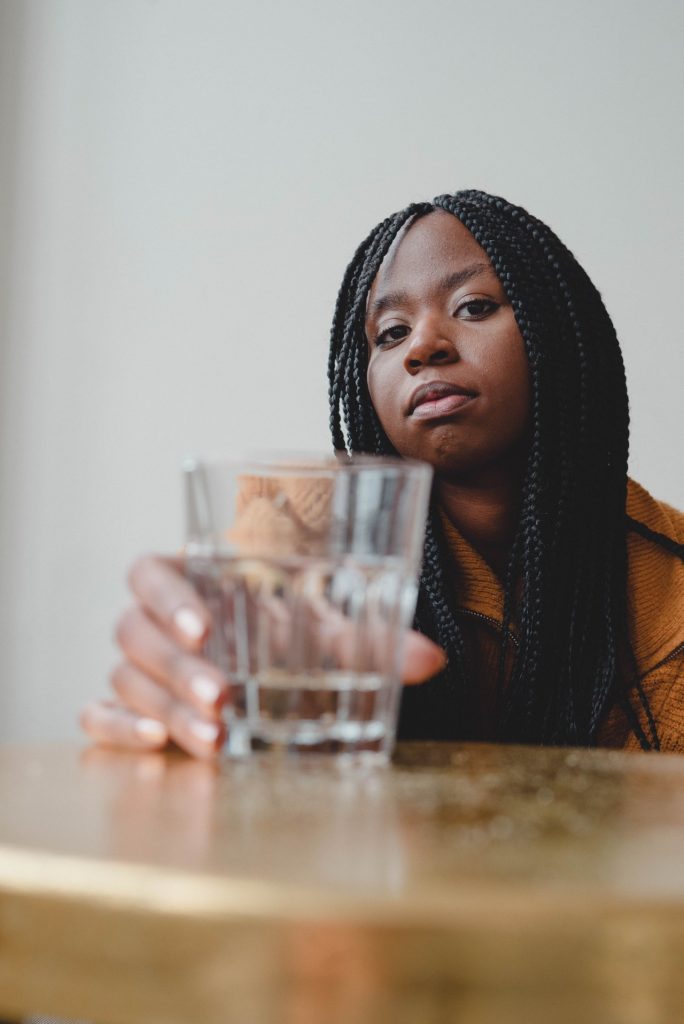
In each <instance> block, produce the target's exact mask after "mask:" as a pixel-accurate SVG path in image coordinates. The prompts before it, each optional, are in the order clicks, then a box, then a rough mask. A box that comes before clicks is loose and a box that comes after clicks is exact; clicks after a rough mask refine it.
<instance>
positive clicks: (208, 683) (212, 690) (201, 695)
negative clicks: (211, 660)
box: [190, 676, 221, 708]
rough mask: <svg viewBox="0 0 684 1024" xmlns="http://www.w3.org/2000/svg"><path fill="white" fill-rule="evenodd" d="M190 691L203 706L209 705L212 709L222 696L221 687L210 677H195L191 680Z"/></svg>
mask: <svg viewBox="0 0 684 1024" xmlns="http://www.w3.org/2000/svg"><path fill="white" fill-rule="evenodd" d="M190 689H191V690H192V692H193V693H194V695H195V696H196V697H197V698H198V699H199V700H201V701H202V703H203V704H209V705H210V707H212V708H213V707H214V705H215V704H216V702H217V700H218V699H219V697H220V696H221V687H220V686H219V684H218V683H217V682H216V680H215V679H211V678H210V677H209V676H195V677H194V679H191V680H190Z"/></svg>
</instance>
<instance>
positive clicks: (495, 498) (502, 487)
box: [436, 471, 522, 578]
mask: <svg viewBox="0 0 684 1024" xmlns="http://www.w3.org/2000/svg"><path fill="white" fill-rule="evenodd" d="M521 482H522V477H521V474H520V473H519V472H507V473H501V472H500V471H496V472H491V473H488V472H486V471H485V472H484V473H479V474H478V475H477V477H476V478H468V477H465V476H458V477H451V476H444V477H440V476H438V477H437V483H436V493H437V496H438V499H439V503H440V505H441V507H442V509H443V510H444V512H445V513H446V515H447V517H448V519H449V521H450V522H451V523H452V524H453V525H454V526H455V527H456V529H457V530H458V531H459V533H461V534H462V536H463V537H465V539H466V540H467V541H468V542H469V543H470V544H472V546H473V547H474V548H475V550H476V551H477V552H478V553H479V554H480V555H481V556H482V557H483V558H484V559H485V561H486V562H487V563H488V564H489V565H490V566H491V568H492V569H493V570H494V572H495V573H496V574H497V575H498V576H499V577H500V578H503V576H504V575H505V572H506V567H507V565H508V559H509V557H510V553H511V547H512V545H513V539H514V537H515V531H516V527H517V523H518V515H519V506H520V490H521Z"/></svg>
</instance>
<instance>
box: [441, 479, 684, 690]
mask: <svg viewBox="0 0 684 1024" xmlns="http://www.w3.org/2000/svg"><path fill="white" fill-rule="evenodd" d="M627 514H628V515H630V516H632V517H633V518H634V519H638V520H639V521H640V522H642V523H644V524H645V525H646V526H648V527H649V528H650V529H652V530H656V531H658V532H659V533H664V534H665V535H666V536H668V537H671V538H673V539H677V538H680V537H681V536H682V535H683V534H684V514H683V513H681V512H677V511H676V509H673V508H671V507H670V506H668V505H665V504H664V503H662V502H658V501H656V499H655V498H653V497H652V496H651V495H650V494H649V493H648V491H646V490H645V489H644V488H643V487H641V486H640V485H639V484H637V483H636V482H635V481H633V480H629V481H628V484H627ZM441 522H442V528H443V530H444V536H445V539H446V542H447V546H448V547H449V550H450V552H451V554H452V555H453V557H454V560H455V562H456V566H457V575H456V580H455V595H456V602H457V605H458V607H459V608H463V609H465V610H466V611H470V612H475V613H477V614H479V615H485V616H486V617H487V618H489V619H493V620H494V621H496V622H497V623H499V625H502V624H503V623H502V620H503V604H504V589H503V585H502V583H501V580H500V579H499V578H498V576H497V575H496V573H495V572H494V571H493V569H492V568H491V566H490V565H489V564H488V563H487V562H486V561H485V560H484V558H482V556H481V555H480V554H478V552H477V551H476V550H475V548H474V547H473V546H472V545H471V544H470V543H469V542H468V541H467V540H466V539H465V537H464V536H463V535H462V534H461V533H460V531H459V530H458V529H457V528H456V527H455V526H454V525H453V524H452V523H451V522H450V520H449V519H448V518H447V516H446V514H445V513H444V512H442V513H441ZM627 559H628V608H629V621H630V632H631V636H632V643H633V647H634V654H635V657H636V660H637V664H638V665H639V669H640V671H641V672H642V673H646V672H648V671H649V670H650V669H652V668H654V667H655V666H656V665H658V664H659V663H660V662H661V661H663V659H664V658H667V657H668V656H669V655H670V654H671V653H672V652H673V651H674V650H675V649H676V648H677V647H679V646H680V644H684V563H682V562H681V560H680V559H678V558H676V557H675V556H673V555H672V554H671V553H670V552H668V551H664V550H663V549H662V548H660V547H658V545H656V544H654V543H653V542H652V541H649V540H646V539H645V538H643V537H640V536H639V535H638V534H635V533H634V532H633V531H629V533H628V535H627ZM512 632H513V633H515V626H514V625H513V626H512Z"/></svg>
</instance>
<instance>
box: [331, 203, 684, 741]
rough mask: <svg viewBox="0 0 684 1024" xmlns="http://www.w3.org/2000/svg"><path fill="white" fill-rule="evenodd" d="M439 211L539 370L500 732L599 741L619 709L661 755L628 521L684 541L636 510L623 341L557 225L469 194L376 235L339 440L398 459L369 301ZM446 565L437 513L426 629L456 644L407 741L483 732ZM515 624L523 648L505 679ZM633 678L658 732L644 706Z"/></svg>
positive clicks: (343, 365)
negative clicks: (473, 249) (468, 242)
mask: <svg viewBox="0 0 684 1024" xmlns="http://www.w3.org/2000/svg"><path fill="white" fill-rule="evenodd" d="M436 209H441V210H444V211H446V212H448V213H450V214H452V215H453V216H455V217H456V218H457V219H458V220H460V221H461V223H462V224H464V226H465V227H466V228H467V229H468V230H469V231H470V233H471V234H472V235H473V237H474V238H475V240H476V241H477V242H478V243H479V244H480V246H481V247H482V248H483V249H484V251H485V253H486V254H487V256H488V258H489V260H490V262H491V264H492V266H493V268H494V271H495V273H496V275H497V277H498V278H499V280H500V281H501V284H502V286H503V288H504V290H505V292H506V295H507V297H508V300H509V302H510V303H511V307H512V309H513V312H514V314H515V318H516V321H517V324H518V328H519V330H520V333H521V335H522V338H523V341H524V344H525V351H526V353H527V358H528V362H529V367H530V382H531V395H532V398H531V431H530V443H529V451H528V462H527V469H526V473H525V479H524V484H523V490H522V494H521V502H520V518H519V525H518V530H517V534H516V539H515V542H514V544H513V548H512V551H511V556H510V560H509V565H508V569H507V572H506V576H505V581H504V583H505V600H504V612H503V615H504V622H503V627H504V628H503V631H502V645H501V650H500V658H499V681H498V688H499V693H500V698H501V699H500V706H499V726H498V734H499V737H500V738H501V739H502V740H508V741H519V742H535V743H556V744H569V743H577V744H582V745H587V746H589V745H593V744H595V743H596V741H597V735H598V730H599V728H600V725H601V722H602V721H603V719H604V717H605V714H606V712H607V711H608V709H609V708H610V707H611V706H612V705H613V704H614V703H616V702H617V703H619V704H620V705H621V706H622V707H623V708H624V711H625V714H626V715H627V718H628V721H629V722H630V725H631V727H632V728H633V729H634V732H635V734H636V735H637V737H638V739H639V742H640V744H641V745H642V747H644V749H653V748H655V749H657V748H658V746H659V742H658V734H657V729H656V724H655V721H654V720H653V715H652V713H651V709H650V707H649V703H648V700H647V698H646V695H645V693H644V691H643V688H642V687H641V684H640V682H639V679H638V672H636V664H635V660H634V655H633V652H632V647H631V643H630V638H629V633H628V619H627V544H626V534H627V529H628V528H629V529H631V530H634V531H635V532H637V533H640V534H641V536H644V537H646V538H647V539H649V540H651V541H653V542H655V543H658V544H660V546H662V547H663V548H665V549H666V550H668V551H670V552H672V553H673V554H675V555H678V556H679V557H683V555H682V545H679V544H676V542H674V541H671V540H670V539H669V538H667V537H664V536H663V535H660V534H656V533H655V532H654V531H651V530H648V528H647V527H645V526H643V524H640V523H638V522H636V521H635V520H631V519H626V518H625V502H626V488H627V456H628V436H629V411H628V403H627V391H626V383H625V374H624V365H623V362H622V356H621V353H620V348H619V344H618V341H617V337H616V335H615V330H614V328H613V324H612V322H611V320H610V317H609V315H608V313H607V312H606V309H605V307H604V305H603V302H602V300H601V297H600V295H599V293H598V291H597V290H596V288H595V287H594V285H593V284H592V283H591V281H590V280H589V278H588V277H587V275H586V273H585V272H584V271H583V269H582V268H581V267H580V266H579V264H578V263H577V261H576V260H575V258H574V257H573V255H572V253H570V252H569V250H568V249H567V248H566V247H565V246H564V245H563V243H562V242H561V241H560V240H559V239H558V238H557V236H556V235H554V233H553V232H552V231H551V230H550V229H549V228H548V227H547V226H546V225H545V224H543V223H542V222H541V221H539V220H538V219H537V218H535V217H533V216H531V215H530V214H529V213H527V211H525V210H523V209H522V208H521V207H516V206H513V205H512V204H510V203H508V202H506V201H505V200H503V199H500V198H499V197H496V196H491V195H488V194H487V193H484V192H478V191H464V192H457V193H455V194H454V195H443V196H438V197H437V198H436V199H435V200H434V202H433V203H421V204H414V205H412V206H409V207H406V209H404V210H402V211H400V212H399V213H397V214H394V215H393V216H391V217H388V218H387V219H386V220H384V221H383V222H382V223H381V224H380V225H378V227H377V228H375V229H374V230H373V231H372V232H371V234H370V235H369V236H368V237H367V238H366V239H365V241H364V242H363V243H362V244H361V245H360V246H359V248H358V249H357V251H356V254H355V255H354V258H353V260H352V262H351V263H350V265H349V267H348V268H347V272H346V274H345V277H344V280H343V282H342V286H341V288H340V292H339V295H338V299H337V306H336V310H335V316H334V319H333V325H332V331H331V344H330V358H329V364H328V369H329V383H330V425H331V431H332V435H333V444H334V446H335V448H336V449H338V450H339V449H346V450H347V451H349V452H354V451H365V452H375V453H377V454H390V453H394V448H393V446H392V444H391V442H390V441H389V438H388V437H387V435H386V434H385V432H384V430H383V428H382V426H381V424H380V422H379V419H378V417H377V415H376V413H375V410H374V408H373V406H372V403H371V401H370V396H369V394H368V388H367V384H366V373H367V358H368V355H367V340H366V336H365V324H364V321H365V309H366V302H367V297H368V293H369V291H370V288H371V285H372V283H373V280H374V279H375V276H376V274H377V272H378V270H379V268H380V265H381V264H382V261H383V260H384V258H385V256H386V255H387V253H388V251H389V248H390V246H391V245H392V242H393V241H394V240H395V238H396V237H397V235H398V234H399V232H400V231H401V230H402V229H403V228H404V227H405V226H406V225H407V224H409V223H410V222H412V221H413V220H415V219H416V218H418V217H422V216H425V215H426V214H429V213H430V212H432V211H434V210H436ZM343 425H344V428H343ZM448 565H449V553H448V550H447V548H446V546H445V543H444V538H443V537H442V534H441V530H440V527H439V518H438V515H437V512H436V510H435V509H434V508H433V510H432V513H431V517H430V521H429V524H428V529H427V533H426V539H425V551H424V562H423V574H422V578H421V586H420V591H419V598H418V606H417V614H416V625H417V627H418V628H419V629H421V630H423V632H425V633H426V634H428V635H430V636H431V637H433V638H434V639H435V640H436V641H437V642H438V643H440V644H441V645H442V646H443V647H444V649H445V650H446V652H447V658H448V664H447V668H446V669H445V671H444V673H442V675H441V676H440V677H438V678H437V679H436V680H433V681H431V682H430V683H428V684H426V685H424V686H423V687H417V688H415V687H414V688H408V690H407V692H406V694H405V697H404V702H403V705H402V725H401V732H402V734H403V735H405V736H416V737H419V736H421V735H422V736H425V737H426V738H445V739H446V738H460V737H467V736H469V735H471V734H472V730H473V728H474V716H475V714H476V710H475V709H476V701H475V700H474V694H473V690H472V685H473V684H472V678H471V676H472V673H471V672H470V669H469V666H468V659H467V652H466V648H465V645H464V640H463V636H462V633H461V630H460V627H459V622H458V617H457V615H456V614H455V613H454V610H453V599H452V590H451V589H450V586H449V581H448V580H447V578H446V573H445V566H448ZM516 588H518V589H516ZM513 622H515V624H516V626H517V632H518V651H517V654H516V656H515V659H514V663H513V669H512V672H511V673H510V678H505V676H506V664H507V659H506V653H507V644H508V638H509V632H508V630H509V626H510V625H511V623H513ZM633 687H634V690H635V694H636V696H635V699H636V700H637V701H638V703H639V705H640V707H641V710H642V712H643V714H644V716H645V719H646V722H647V726H648V733H649V735H648V736H647V735H646V733H645V731H644V729H643V728H642V726H641V724H640V717H639V714H638V713H637V711H636V710H635V708H634V707H633V706H632V698H631V697H630V693H631V692H632V688H633Z"/></svg>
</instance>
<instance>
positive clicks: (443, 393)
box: [407, 380, 477, 420]
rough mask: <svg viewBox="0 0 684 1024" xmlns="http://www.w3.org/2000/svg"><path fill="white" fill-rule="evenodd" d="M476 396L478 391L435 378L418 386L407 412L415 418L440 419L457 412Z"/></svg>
mask: <svg viewBox="0 0 684 1024" xmlns="http://www.w3.org/2000/svg"><path fill="white" fill-rule="evenodd" d="M476 397H477V394H476V392H474V391H469V390H468V389H467V388H463V387H459V386H458V385H457V384H448V383H447V382H446V381H441V380H433V381H430V383H428V384H421V386H420V387H418V388H416V390H415V391H414V392H413V394H412V395H411V398H410V400H409V405H408V410H407V414H408V415H409V416H411V417H412V418H413V419H421V420H427V419H436V418H437V419H438V418H439V417H440V416H450V415H451V414H452V413H454V412H457V411H458V410H459V409H461V408H462V407H463V406H464V405H467V404H468V403H469V402H472V400H473V399H474V398H476Z"/></svg>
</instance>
